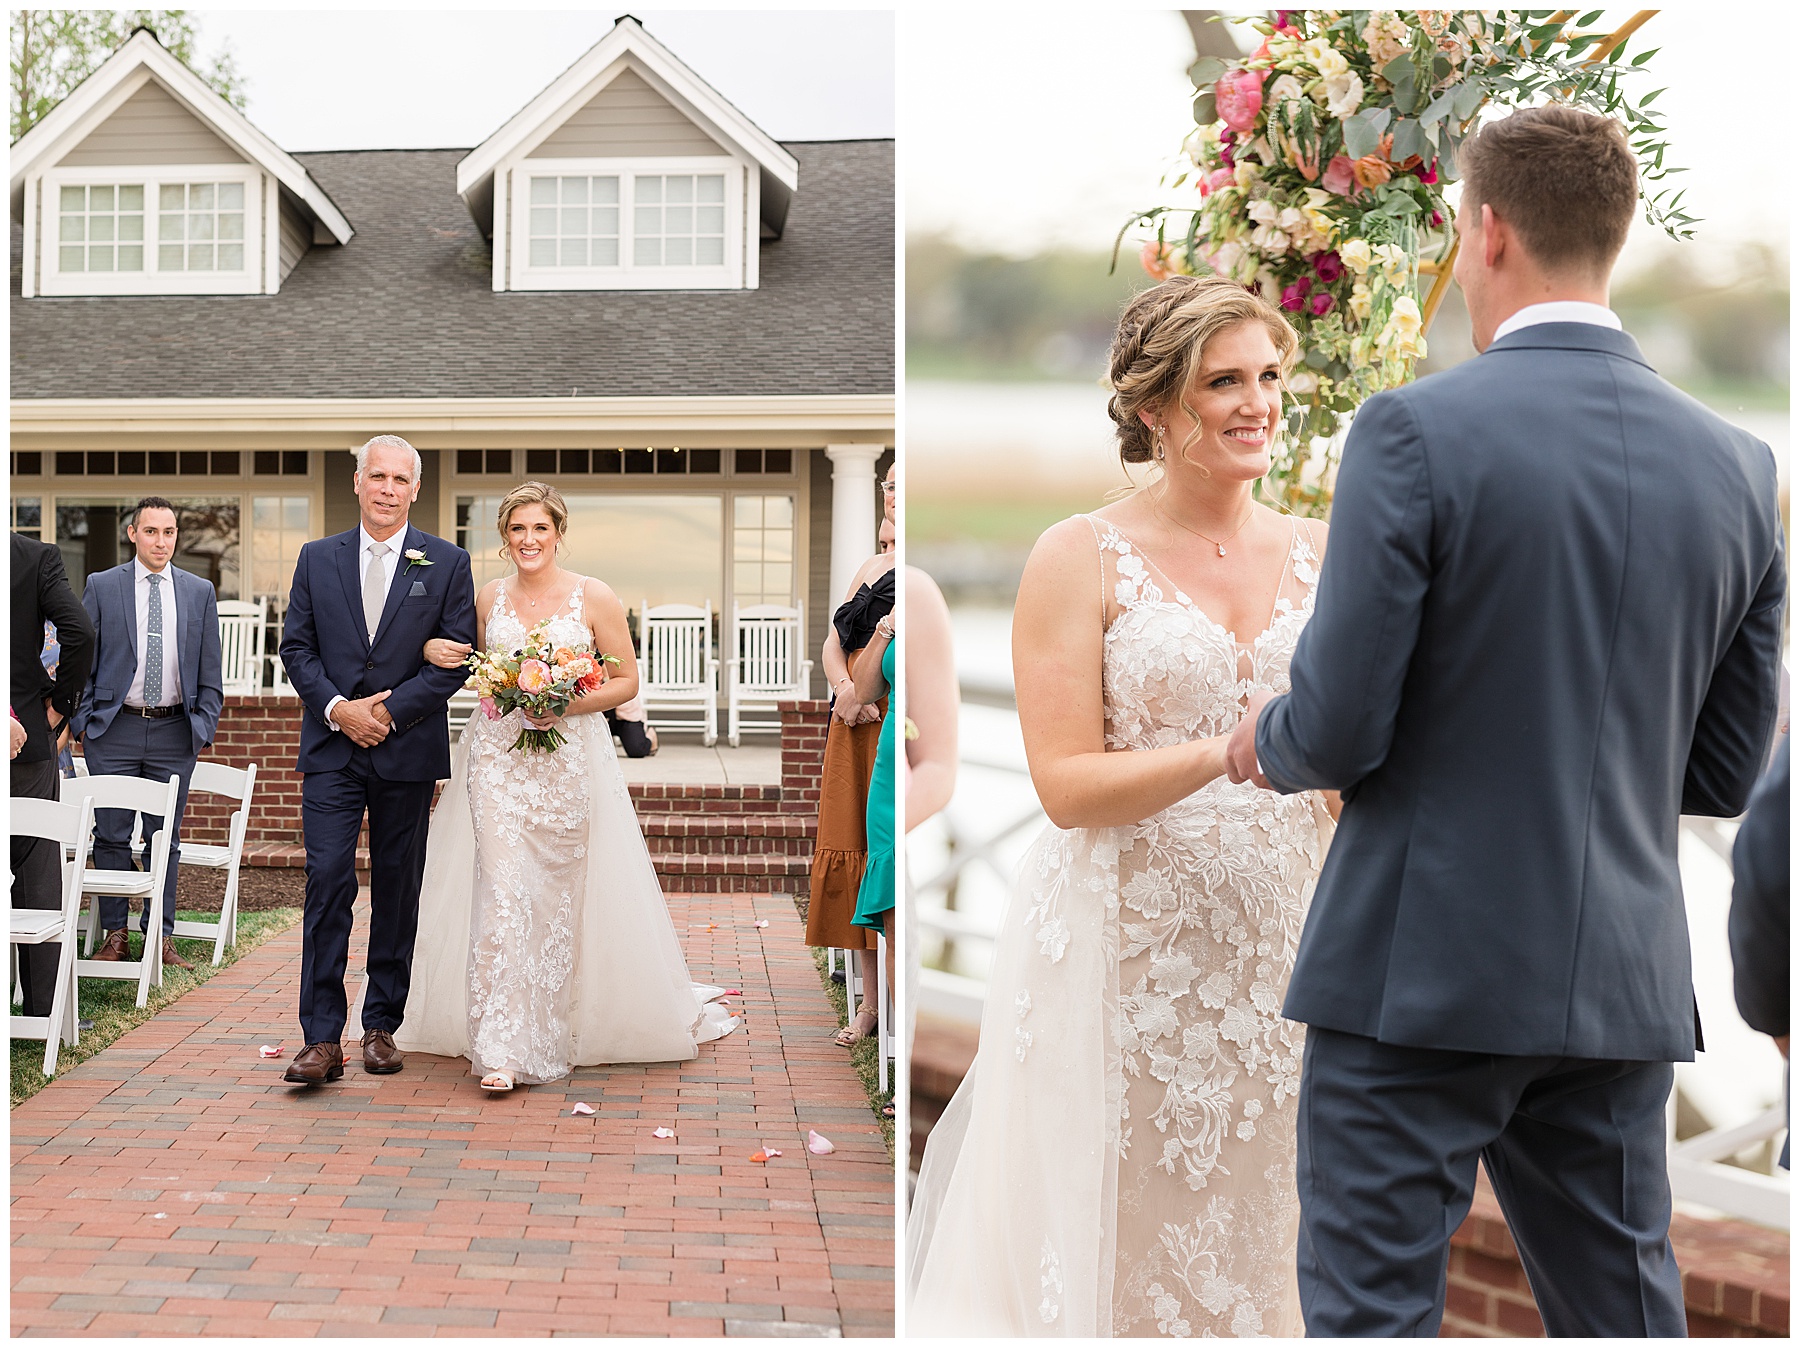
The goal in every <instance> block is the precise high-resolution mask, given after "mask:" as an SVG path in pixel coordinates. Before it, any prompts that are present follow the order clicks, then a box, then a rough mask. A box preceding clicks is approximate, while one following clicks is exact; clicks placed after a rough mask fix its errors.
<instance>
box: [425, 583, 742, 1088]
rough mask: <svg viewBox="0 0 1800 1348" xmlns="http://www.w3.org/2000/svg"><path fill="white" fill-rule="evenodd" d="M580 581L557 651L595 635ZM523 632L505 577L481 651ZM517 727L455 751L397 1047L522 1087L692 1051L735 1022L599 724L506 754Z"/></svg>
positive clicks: (481, 721) (585, 723) (505, 726)
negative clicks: (681, 921) (553, 745)
mask: <svg viewBox="0 0 1800 1348" xmlns="http://www.w3.org/2000/svg"><path fill="white" fill-rule="evenodd" d="M582 590H583V582H582V581H581V580H579V579H578V580H577V582H576V585H575V590H574V593H573V594H571V595H570V597H569V602H568V604H567V606H566V607H565V608H563V609H562V610H561V611H560V612H559V613H558V615H557V617H556V618H555V619H554V620H553V622H552V627H551V632H552V635H553V636H554V638H555V639H556V640H557V641H558V642H559V643H562V644H567V645H574V644H577V643H580V642H590V641H592V635H591V634H590V632H589V631H588V627H587V623H586V621H585V619H584V618H583V615H582ZM525 637H526V624H525V623H524V622H523V621H522V620H521V619H520V618H519V617H518V615H517V614H515V613H514V612H513V610H512V608H511V606H510V605H509V603H508V601H507V596H506V585H505V582H502V583H501V585H500V588H499V590H498V592H497V593H496V595H495V598H494V606H493V610H492V612H491V613H490V614H489V616H488V623H487V633H486V646H487V648H488V649H490V650H491V649H495V648H501V649H506V650H517V649H518V648H519V647H521V646H522V645H523V644H524V642H525ZM522 727H523V721H522V719H521V716H520V714H519V713H518V712H516V711H515V712H511V713H508V714H507V715H506V716H503V717H500V718H499V719H497V720H489V719H487V718H486V717H485V716H482V715H481V714H479V713H477V714H476V715H475V716H473V717H471V718H470V720H469V723H468V725H467V727H465V729H464V730H463V733H462V738H461V740H460V741H459V742H458V744H457V745H456V748H455V751H454V753H453V755H452V759H451V762H452V775H451V778H450V782H449V784H448V785H447V786H445V788H444V792H443V795H442V796H441V797H440V799H439V801H438V806H437V810H436V812H435V813H434V814H433V816H432V820H431V833H430V839H429V841H428V843H427V846H426V852H425V878H424V882H423V884H422V886H421V889H420V904H419V936H418V941H417V943H416V946H415V948H414V953H413V980H412V991H411V994H410V996H409V997H408V999H407V1003H406V1015H405V1019H404V1021H403V1022H402V1024H401V1026H400V1028H399V1029H398V1030H397V1031H396V1032H395V1034H394V1040H395V1043H396V1044H397V1045H398V1046H399V1047H401V1048H402V1049H410V1050H413V1051H416V1052H421V1053H436V1054H442V1055H444V1056H446V1057H466V1058H468V1059H469V1061H470V1063H471V1065H472V1067H473V1070H474V1072H475V1074H476V1075H478V1076H480V1075H485V1074H487V1073H489V1072H494V1071H502V1072H508V1073H510V1074H511V1075H512V1076H513V1078H514V1079H515V1080H516V1081H519V1082H546V1081H554V1080H557V1079H558V1078H560V1077H565V1076H567V1075H568V1074H569V1072H570V1070H571V1069H572V1068H573V1067H575V1066H577V1065H587V1064H593V1063H611V1062H668V1061H682V1060H685V1059H689V1058H692V1057H694V1056H695V1055H696V1053H697V1051H698V1045H699V1044H701V1043H704V1042H705V1041H707V1040H709V1039H716V1038H719V1037H720V1036H721V1035H724V1034H728V1033H730V1032H731V1030H732V1029H734V1028H735V1027H736V1025H737V1021H736V1019H735V1018H733V1017H731V1016H730V1015H728V1014H727V1013H726V1011H725V1010H724V1008H722V1007H720V1006H718V1005H717V1004H716V1003H715V1001H714V999H715V998H717V997H719V996H721V995H722V991H721V989H719V988H714V987H701V986H696V985H695V984H694V983H693V981H692V980H691V979H690V978H689V976H688V969H687V961H686V960H685V959H684V958H683V957H682V953H681V945H680V942H679V940H678V939H677V937H676V934H675V927H674V923H673V922H672V921H671V920H670V918H669V910H668V907H667V905H666V904H665V903H664V901H663V895H662V887H661V886H660V885H659V884H658V882H657V879H656V872H655V870H654V869H653V867H652V865H651V861H650V853H649V850H648V849H647V848H646V847H645V845H644V836H643V832H642V830H641V829H640V828H639V826H638V821H637V813H636V811H635V810H634V809H633V808H632V804H631V797H630V794H629V793H628V791H627V790H626V786H625V778H624V775H623V773H622V772H621V771H620V769H619V761H618V756H617V752H616V750H615V749H614V747H613V740H612V731H611V730H610V728H609V727H608V726H607V723H606V718H605V717H604V716H600V715H584V716H572V717H569V718H567V719H566V720H565V721H564V725H563V733H564V734H565V735H566V736H567V737H568V739H567V742H566V743H564V744H563V746H562V747H561V748H560V749H558V750H557V751H556V752H554V753H515V752H513V750H512V744H513V741H514V740H515V739H517V738H518V734H519V731H520V729H521V728H522Z"/></svg>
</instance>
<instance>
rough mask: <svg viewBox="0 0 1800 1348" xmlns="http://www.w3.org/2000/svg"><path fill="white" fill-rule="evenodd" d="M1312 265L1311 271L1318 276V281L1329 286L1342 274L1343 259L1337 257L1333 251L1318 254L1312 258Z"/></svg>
mask: <svg viewBox="0 0 1800 1348" xmlns="http://www.w3.org/2000/svg"><path fill="white" fill-rule="evenodd" d="M1312 263H1313V270H1314V271H1316V272H1317V273H1318V274H1319V279H1320V280H1321V281H1323V282H1324V283H1325V284H1326V285H1330V284H1331V283H1332V282H1333V281H1335V280H1337V279H1338V278H1339V277H1340V276H1342V275H1343V274H1344V259H1343V258H1341V257H1339V256H1338V255H1337V251H1336V250H1335V249H1333V250H1332V251H1331V252H1329V253H1320V254H1318V256H1316V257H1314V258H1313V260H1312Z"/></svg>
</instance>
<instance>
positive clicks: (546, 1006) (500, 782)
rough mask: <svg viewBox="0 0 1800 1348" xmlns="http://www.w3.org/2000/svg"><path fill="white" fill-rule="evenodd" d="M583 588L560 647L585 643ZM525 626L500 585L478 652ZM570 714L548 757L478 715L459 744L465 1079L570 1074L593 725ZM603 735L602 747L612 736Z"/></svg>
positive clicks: (510, 726)
mask: <svg viewBox="0 0 1800 1348" xmlns="http://www.w3.org/2000/svg"><path fill="white" fill-rule="evenodd" d="M583 588H584V587H583V586H581V585H579V584H578V585H576V586H575V592H574V593H573V594H571V595H570V596H569V602H568V605H567V606H566V607H565V608H564V609H563V610H562V611H561V612H560V613H558V614H557V615H556V616H555V617H554V618H552V619H551V621H550V629H549V635H550V638H551V640H552V641H554V642H555V643H556V644H557V645H559V646H578V645H581V644H582V643H584V642H590V641H592V639H593V638H592V636H591V635H590V633H589V632H588V627H587V623H586V622H585V621H584V620H583V617H582V609H581V605H582V590H583ZM526 636H527V629H526V626H525V623H524V622H523V621H522V620H521V619H520V618H519V616H518V615H517V614H515V613H514V612H513V611H512V607H511V605H510V604H509V603H508V602H507V595H506V584H505V582H504V581H503V582H501V585H500V588H499V592H498V593H497V594H496V595H495V596H494V607H493V611H492V612H491V613H490V614H489V615H488V625H487V646H486V649H488V650H494V649H500V650H518V649H519V648H520V647H522V646H523V645H524V644H525V638H526ZM596 719H597V720H598V721H599V722H600V726H601V728H602V729H605V728H606V726H605V723H606V718H605V717H604V716H601V717H598V718H595V717H571V718H569V719H568V720H567V721H565V723H564V724H565V725H566V726H567V727H568V732H565V733H568V739H567V742H565V743H564V744H563V746H562V747H561V748H560V749H558V750H557V751H556V752H555V753H514V752H512V744H513V741H514V740H515V739H517V738H518V735H519V731H520V729H521V728H522V727H523V724H524V722H523V718H522V716H521V715H520V713H518V712H516V711H515V712H512V713H510V714H508V715H506V716H503V717H501V718H500V719H499V720H496V721H490V720H488V719H487V718H486V717H484V716H480V715H477V716H475V717H473V718H471V720H470V721H469V725H468V729H467V730H465V731H464V734H465V735H466V736H468V738H469V807H470V810H471V811H472V813H473V815H474V821H475V895H474V904H473V906H472V907H471V909H470V914H469V935H470V945H469V1061H470V1062H471V1063H472V1064H473V1065H474V1068H475V1071H476V1072H477V1073H479V1074H482V1075H485V1074H486V1073H488V1072H493V1071H503V1072H511V1073H512V1074H513V1075H514V1076H515V1077H516V1078H517V1079H518V1080H520V1081H537V1082H542V1081H555V1080H556V1079H557V1078H559V1077H565V1076H567V1075H568V1074H569V1066H570V1064H569V1062H568V1051H569V1034H568V1020H569V1016H568V989H569V972H570V969H571V967H572V965H573V963H574V959H575V915H576V904H577V899H578V897H579V896H580V895H581V893H582V892H583V890H584V889H585V887H586V884H587V871H588V862H589V857H588V849H587V832H588V829H587V823H588V810H589V808H590V801H589V788H590V782H589V778H590V773H589V770H588V761H587V759H588V755H589V754H591V753H593V752H594V751H595V750H596V749H597V747H598V746H597V745H596V744H595V742H594V741H596V740H597V739H599V738H600V736H597V735H588V734H584V733H581V732H582V731H585V730H586V729H588V728H589V727H588V726H587V725H584V724H583V723H584V722H591V721H594V720H596ZM605 738H606V740H607V744H608V747H609V748H610V747H611V741H612V732H611V731H610V730H606V734H605Z"/></svg>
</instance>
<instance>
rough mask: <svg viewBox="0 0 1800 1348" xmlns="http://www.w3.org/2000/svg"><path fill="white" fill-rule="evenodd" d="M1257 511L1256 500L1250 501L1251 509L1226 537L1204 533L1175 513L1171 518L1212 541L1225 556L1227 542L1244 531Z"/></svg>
mask: <svg viewBox="0 0 1800 1348" xmlns="http://www.w3.org/2000/svg"><path fill="white" fill-rule="evenodd" d="M1255 513H1256V502H1254V501H1252V502H1251V503H1250V509H1249V510H1248V511H1247V512H1246V513H1245V515H1244V518H1243V519H1241V520H1239V521H1238V527H1237V528H1235V529H1233V530H1232V531H1231V532H1230V533H1228V534H1226V535H1225V537H1224V538H1222V539H1219V538H1213V537H1211V536H1209V535H1207V534H1203V533H1201V532H1200V531H1199V530H1198V529H1196V528H1194V526H1193V525H1191V524H1182V523H1181V521H1180V520H1177V519H1175V516H1173V515H1170V516H1169V518H1170V519H1172V520H1175V523H1176V524H1177V525H1180V527H1181V528H1183V529H1186V530H1187V531H1188V532H1189V533H1190V534H1192V535H1194V537H1196V538H1204V539H1206V541H1207V542H1208V543H1211V544H1212V545H1213V546H1214V547H1215V548H1217V549H1218V550H1219V556H1221V557H1223V556H1224V555H1225V545H1226V544H1227V543H1229V542H1231V540H1232V539H1234V538H1236V537H1237V536H1238V535H1239V534H1241V533H1243V532H1244V526H1245V525H1246V524H1248V523H1250V516H1251V515H1254V514H1255Z"/></svg>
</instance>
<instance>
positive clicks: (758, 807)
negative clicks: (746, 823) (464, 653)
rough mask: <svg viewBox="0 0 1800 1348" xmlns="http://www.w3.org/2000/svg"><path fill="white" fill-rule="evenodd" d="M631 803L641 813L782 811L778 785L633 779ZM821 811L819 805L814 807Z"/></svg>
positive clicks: (727, 813)
mask: <svg viewBox="0 0 1800 1348" xmlns="http://www.w3.org/2000/svg"><path fill="white" fill-rule="evenodd" d="M630 789H631V803H632V804H633V805H635V806H637V811H638V814H639V815H652V814H709V815H740V814H776V813H781V812H782V794H781V788H780V787H779V786H737V785H733V786H725V785H717V784H709V785H705V786H684V785H681V784H679V783H666V782H633V783H632V784H631V788H630ZM813 812H814V813H815V814H816V813H817V812H818V807H817V806H816V805H815V806H814V807H813Z"/></svg>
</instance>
